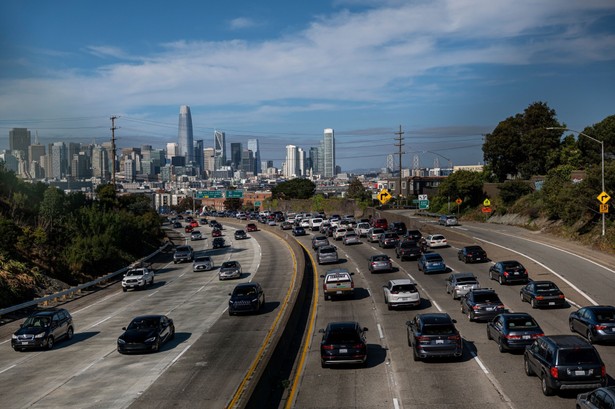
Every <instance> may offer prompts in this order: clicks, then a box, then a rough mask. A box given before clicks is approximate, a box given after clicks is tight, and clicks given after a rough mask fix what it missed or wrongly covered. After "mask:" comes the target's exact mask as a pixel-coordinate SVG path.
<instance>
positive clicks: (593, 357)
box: [558, 348, 600, 365]
mask: <svg viewBox="0 0 615 409" xmlns="http://www.w3.org/2000/svg"><path fill="white" fill-rule="evenodd" d="M598 362H600V358H599V357H598V354H597V353H596V351H595V350H594V349H593V348H575V349H560V350H559V354H558V364H559V365H581V364H592V363H598Z"/></svg>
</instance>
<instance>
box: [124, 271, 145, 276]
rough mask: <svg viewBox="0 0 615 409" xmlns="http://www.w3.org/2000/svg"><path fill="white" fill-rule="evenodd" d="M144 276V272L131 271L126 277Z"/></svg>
mask: <svg viewBox="0 0 615 409" xmlns="http://www.w3.org/2000/svg"><path fill="white" fill-rule="evenodd" d="M142 275H143V270H130V271H128V272H126V277H129V276H142Z"/></svg>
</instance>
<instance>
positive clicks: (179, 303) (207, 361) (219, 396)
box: [0, 220, 295, 409]
mask: <svg viewBox="0 0 615 409" xmlns="http://www.w3.org/2000/svg"><path fill="white" fill-rule="evenodd" d="M221 222H222V223H223V224H224V220H221ZM201 230H202V231H203V232H204V233H207V234H205V236H206V237H208V239H207V240H202V241H192V242H190V241H188V242H187V244H191V245H192V246H193V247H194V249H195V252H196V253H198V252H204V251H206V252H207V254H210V255H212V256H213V259H214V263H215V266H218V267H219V266H220V264H221V263H222V262H223V261H226V260H230V259H233V260H238V261H239V262H240V263H241V265H242V268H243V275H242V277H241V279H239V280H229V281H219V280H218V278H217V270H216V269H214V270H212V271H207V272H199V273H195V272H193V271H192V263H183V264H177V265H174V264H173V262H172V261H171V257H170V254H169V255H167V261H166V262H165V263H164V264H161V265H155V266H154V268H156V276H155V283H154V285H153V286H152V287H151V288H147V289H144V290H140V291H129V292H126V293H124V292H122V290H121V287H120V285H119V283H117V284H114V285H112V286H110V287H109V288H108V289H105V290H103V291H101V292H100V293H98V294H93V295H89V296H87V297H83V298H82V299H80V300H78V301H74V302H69V303H66V304H65V305H63V306H62V307H64V308H66V309H68V310H69V312H70V313H71V314H72V315H73V319H74V323H75V327H76V328H75V336H74V337H73V339H72V340H71V341H64V342H59V343H58V344H56V346H55V347H54V349H53V350H50V351H27V352H16V351H13V349H12V348H11V346H10V333H12V332H13V331H14V329H15V328H16V326H17V325H18V324H19V322H17V323H15V324H12V325H6V326H4V327H2V334H1V335H2V339H1V341H0V399H1V401H2V407H4V408H11V409H13V408H59V407H66V408H68V407H70V408H125V407H129V406H131V405H132V406H133V407H148V408H150V407H159V408H160V407H175V408H177V407H194V405H195V402H202V404H203V405H204V406H202V407H208V408H223V407H225V406H226V405H227V404H228V403H229V402H230V401H231V399H232V398H233V396H234V394H235V392H236V390H237V387H238V385H240V384H241V382H242V380H243V378H244V376H245V375H246V373H248V371H249V369H250V368H251V366H252V364H253V361H254V359H255V357H256V355H257V353H258V352H259V350H260V348H261V346H262V345H263V344H264V341H265V339H266V337H267V336H268V334H269V330H270V329H271V328H272V326H273V324H274V322H276V318H277V316H278V313H279V311H280V309H281V301H282V300H284V299H285V296H286V294H287V293H288V289H289V285H290V284H291V283H292V279H293V274H294V273H295V271H294V270H295V265H294V258H293V257H292V256H290V255H289V248H288V246H285V245H280V240H279V239H276V238H275V237H274V236H273V235H271V234H269V233H267V232H264V231H259V232H254V233H251V236H252V238H249V239H247V240H241V241H235V240H233V234H232V233H233V230H232V229H225V230H224V235H225V238H226V240H227V244H229V243H230V244H231V245H230V246H227V247H226V248H225V249H217V250H213V249H211V248H209V247H210V246H211V245H210V243H209V242H211V236H210V234H208V233H209V232H210V229H209V228H208V227H201ZM206 249H207V250H206ZM249 280H253V281H258V282H260V283H261V284H262V285H263V287H264V290H265V294H266V301H267V302H266V305H265V309H264V311H263V312H262V313H261V314H258V315H252V316H233V317H230V316H229V315H228V313H227V305H228V298H229V297H228V294H229V292H231V291H232V289H233V288H234V286H235V285H236V284H238V283H239V282H243V281H249ZM152 313H160V314H166V315H168V316H169V317H170V318H172V319H173V320H174V323H175V328H176V336H175V339H174V340H172V341H170V342H169V343H167V344H164V345H163V347H162V348H161V350H160V351H159V352H158V353H154V354H136V355H122V354H119V353H118V352H117V350H116V340H117V337H118V336H119V335H120V334H121V333H122V327H125V326H126V325H128V323H129V322H130V320H131V319H132V318H133V317H134V316H137V315H141V314H152ZM5 327H6V328H5Z"/></svg>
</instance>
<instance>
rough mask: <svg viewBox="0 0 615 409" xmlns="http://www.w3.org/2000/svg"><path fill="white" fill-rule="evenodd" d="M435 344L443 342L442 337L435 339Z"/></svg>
mask: <svg viewBox="0 0 615 409" xmlns="http://www.w3.org/2000/svg"><path fill="white" fill-rule="evenodd" d="M436 344H444V340H442V339H436Z"/></svg>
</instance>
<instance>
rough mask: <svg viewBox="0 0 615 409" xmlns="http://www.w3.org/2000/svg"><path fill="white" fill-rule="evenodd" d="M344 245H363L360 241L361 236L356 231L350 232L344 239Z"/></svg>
mask: <svg viewBox="0 0 615 409" xmlns="http://www.w3.org/2000/svg"><path fill="white" fill-rule="evenodd" d="M342 243H344V244H346V245H349V244H361V240H359V235H358V234H357V233H355V232H354V231H352V230H351V231H348V232H346V234H345V235H344V237H343V238H342Z"/></svg>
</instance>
